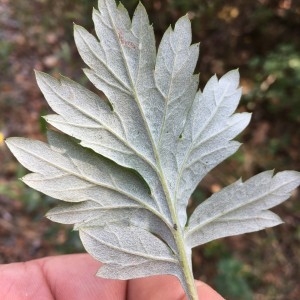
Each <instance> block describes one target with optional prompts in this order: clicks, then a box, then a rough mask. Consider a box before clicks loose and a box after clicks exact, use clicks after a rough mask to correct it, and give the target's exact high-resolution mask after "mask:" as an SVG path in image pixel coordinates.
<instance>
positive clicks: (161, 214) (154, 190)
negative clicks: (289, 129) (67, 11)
mask: <svg viewBox="0 0 300 300" xmlns="http://www.w3.org/2000/svg"><path fill="white" fill-rule="evenodd" d="M93 21H94V25H95V33H96V37H95V36H94V35H92V34H90V33H89V32H88V31H86V30H85V29H84V28H83V27H81V26H78V25H75V27H74V36H75V43H76V46H77V48H78V51H79V53H80V55H81V57H82V59H83V60H84V62H85V63H86V65H87V66H88V68H87V69H85V70H84V72H85V74H86V76H87V77H88V78H89V80H90V81H91V82H92V83H93V84H94V85H95V87H96V88H97V89H99V90H100V91H101V92H103V93H104V94H105V96H106V98H105V99H104V97H102V96H99V95H98V94H96V93H94V92H91V91H89V90H87V89H86V88H84V87H83V86H81V85H80V84H78V83H76V82H74V81H72V80H70V79H68V78H66V77H63V76H61V77H60V78H54V77H52V76H49V75H47V74H45V73H42V72H36V78H37V83H38V85H39V87H40V89H41V91H42V93H43V94H44V96H45V98H46V100H47V102H48V103H49V105H50V107H51V108H52V110H53V111H54V114H51V115H48V116H46V117H45V119H46V121H47V122H48V123H49V124H51V125H52V126H54V127H55V128H56V129H57V130H59V132H60V133H58V132H56V131H49V133H48V144H47V143H44V142H40V141H33V140H30V139H26V138H10V139H8V141H7V144H8V146H9V148H10V149H11V151H12V152H13V153H14V155H15V156H16V157H17V159H18V160H19V161H20V162H21V163H22V164H23V165H24V166H25V167H26V168H27V169H29V170H30V171H31V172H33V173H31V174H28V175H26V176H25V177H24V178H23V181H24V182H25V183H26V184H27V185H29V186H31V187H32V188H34V189H36V190H38V191H41V192H43V193H45V194H47V195H49V196H51V197H54V198H56V199H59V200H61V201H62V203H61V204H60V205H58V206H57V207H55V208H53V209H52V210H50V211H49V212H48V214H47V217H48V218H49V219H51V220H53V221H56V222H60V223H65V224H74V228H75V229H76V230H78V231H79V235H80V237H81V240H82V242H83V245H84V246H85V248H86V250H87V251H88V252H89V253H90V254H91V255H92V256H93V257H95V258H96V259H98V260H100V261H101V262H102V263H104V265H103V266H102V267H101V269H100V270H99V272H98V275H99V276H102V277H106V278H115V279H131V278H137V277H144V276H149V275H155V274H172V275H174V276H177V277H178V279H179V280H180V282H181V283H182V286H183V288H184V289H185V291H186V292H187V296H188V299H196V298H195V297H196V295H195V294H196V292H195V288H194V287H193V286H194V281H193V277H192V266H191V249H192V248H193V247H195V246H197V245H201V244H203V243H206V242H209V241H211V240H213V239H217V238H221V237H225V236H228V235H235V234H241V233H244V232H251V231H256V230H260V229H263V228H265V227H270V226H274V225H277V224H279V223H281V220H280V218H279V217H278V216H276V215H275V214H273V213H272V212H270V211H269V210H268V209H270V208H272V207H273V206H275V205H277V204H279V203H281V202H282V201H284V200H285V199H287V198H288V197H289V195H290V193H291V191H292V190H293V189H294V188H296V187H297V186H298V185H299V183H300V181H299V173H297V172H293V171H287V172H281V173H278V174H276V175H275V176H273V172H270V171H267V172H263V173H261V174H259V175H257V176H255V177H253V178H252V179H249V180H247V181H246V182H245V183H242V182H241V181H237V182H236V183H234V184H232V185H230V186H228V187H227V188H224V189H223V190H221V191H220V192H218V193H216V194H214V195H213V196H211V197H210V198H208V199H207V200H206V201H205V202H203V203H202V204H200V205H199V206H198V207H197V208H196V209H195V211H194V212H193V214H192V216H191V217H190V219H189V220H188V218H187V212H186V208H187V205H188V200H189V198H190V196H191V194H192V192H193V191H194V189H195V188H196V186H197V184H198V183H199V181H201V180H202V179H203V177H204V176H205V175H206V174H207V173H208V172H209V171H210V170H211V169H212V168H214V167H215V166H217V165H218V164H219V163H221V162H222V161H223V160H225V159H226V158H228V157H229V156H230V155H232V154H233V153H234V152H236V151H237V150H238V148H239V146H240V144H239V143H238V142H236V141H233V139H234V138H235V137H236V136H237V135H238V134H239V133H240V132H241V131H242V130H243V129H244V128H245V127H246V126H247V125H248V123H249V121H250V117H251V115H250V114H249V113H235V110H236V108H237V106H238V103H239V100H240V97H241V89H240V88H239V72H238V70H233V71H230V72H228V73H227V74H225V75H224V76H223V77H221V78H220V79H218V78H217V77H216V76H213V77H212V78H211V79H210V80H209V81H208V83H207V85H206V86H205V88H204V90H203V92H201V91H200V90H198V81H199V76H198V75H196V74H194V69H195V66H196V63H197V59H198V52H199V44H194V45H191V41H192V35H191V24H190V21H189V19H188V17H187V16H183V17H181V18H180V19H179V20H178V21H177V22H176V24H175V26H174V28H171V27H170V28H168V29H167V31H166V32H165V34H164V35H163V37H162V40H161V43H160V45H159V47H158V50H157V51H156V45H155V38H154V33H153V29H152V26H151V25H150V24H149V20H148V16H147V13H146V11H145V8H144V7H143V5H142V4H139V5H138V6H137V8H136V11H135V13H134V15H133V18H132V20H131V19H130V17H129V15H128V12H127V11H126V9H125V8H124V6H123V5H122V4H119V5H118V6H117V5H116V3H115V1H114V0H99V2H98V10H97V9H95V10H94V11H93Z"/></svg>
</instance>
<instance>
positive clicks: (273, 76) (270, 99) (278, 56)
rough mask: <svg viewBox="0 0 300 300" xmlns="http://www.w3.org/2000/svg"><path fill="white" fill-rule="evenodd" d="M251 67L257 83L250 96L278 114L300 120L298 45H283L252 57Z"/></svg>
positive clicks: (249, 97)
mask: <svg viewBox="0 0 300 300" xmlns="http://www.w3.org/2000/svg"><path fill="white" fill-rule="evenodd" d="M249 66H250V67H251V68H252V69H253V71H255V74H256V76H255V77H254V79H255V84H256V85H255V88H254V89H253V91H252V92H251V93H250V94H249V95H248V96H247V99H248V100H249V101H253V99H256V101H257V100H259V101H262V102H263V103H264V104H266V105H267V110H268V111H269V112H270V113H271V114H272V115H274V116H276V117H277V116H278V117H280V116H283V117H285V118H289V119H291V120H293V121H297V122H300V98H299V95H300V55H299V51H298V50H297V49H296V48H295V46H293V45H292V44H281V45H279V46H278V47H277V49H275V50H274V51H273V52H270V53H269V54H268V55H266V56H263V57H259V56H257V57H255V58H253V59H252V60H251V62H250V64H249ZM251 99H252V100H251Z"/></svg>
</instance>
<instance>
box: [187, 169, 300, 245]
mask: <svg viewBox="0 0 300 300" xmlns="http://www.w3.org/2000/svg"><path fill="white" fill-rule="evenodd" d="M299 184H300V176H299V173H298V172H295V171H285V172H280V173H277V174H276V175H275V176H274V177H273V172H272V171H266V172H262V173H260V174H258V175H256V176H254V177H252V178H251V179H249V180H247V181H246V182H245V183H243V182H241V180H239V181H236V182H235V183H233V184H231V185H229V186H228V187H226V188H224V189H223V190H221V191H220V192H218V193H215V194H213V195H212V196H211V197H210V198H208V199H207V200H206V201H205V202H203V203H202V204H200V205H199V206H198V207H197V208H196V209H195V211H194V213H193V214H192V216H191V218H190V220H189V227H188V229H187V230H186V234H185V240H186V243H187V244H188V245H189V246H190V247H191V248H192V247H195V246H197V245H201V244H204V243H207V242H209V241H211V240H214V239H218V238H221V237H225V236H231V235H237V234H242V233H245V232H252V231H257V230H261V229H264V228H267V227H272V226H275V225H278V224H281V223H282V220H281V219H280V218H279V217H278V216H277V215H276V214H274V213H272V212H271V211H269V210H268V209H269V208H272V207H274V206H275V205H278V204H280V203H281V202H283V201H284V200H286V199H287V198H288V197H290V194H291V191H292V190H293V189H295V188H296V187H297V186H298V185H299Z"/></svg>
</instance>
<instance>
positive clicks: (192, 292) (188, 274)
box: [174, 228, 199, 300]
mask: <svg viewBox="0 0 300 300" xmlns="http://www.w3.org/2000/svg"><path fill="white" fill-rule="evenodd" d="M174 237H175V241H176V244H177V247H178V251H179V262H180V265H181V268H182V271H183V275H184V278H185V284H184V283H183V282H182V283H181V284H183V287H184V289H185V292H186V294H187V297H188V300H199V298H198V292H197V289H196V285H195V280H194V275H193V272H192V269H191V263H190V251H187V249H186V247H185V244H184V240H183V232H182V230H181V228H178V230H176V233H175V234H174Z"/></svg>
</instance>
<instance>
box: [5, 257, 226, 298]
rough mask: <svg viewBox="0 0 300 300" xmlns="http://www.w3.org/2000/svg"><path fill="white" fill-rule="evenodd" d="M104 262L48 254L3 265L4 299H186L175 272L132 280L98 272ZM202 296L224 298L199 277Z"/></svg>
mask: <svg viewBox="0 0 300 300" xmlns="http://www.w3.org/2000/svg"><path fill="white" fill-rule="evenodd" d="M100 265H101V264H100V263H99V262H97V261H96V260H94V259H93V258H92V257H90V256H89V255H88V254H71V255H61V256H52V257H45V258H41V259H36V260H31V261H28V262H23V263H11V264H6V265H0V283H1V284H0V299H2V300H26V299H30V300H54V299H55V300H66V299H68V300H82V299H88V300H96V299H97V300H99V299H101V300H137V299H139V300H161V299H164V300H185V299H186V297H185V294H184V292H183V290H182V288H181V285H180V283H179V282H178V280H177V279H176V278H175V277H174V276H167V275H164V276H152V277H147V278H141V279H134V280H128V281H122V280H110V279H103V278H99V277H96V276H95V273H96V272H97V270H98V269H99V267H100ZM196 285H197V289H198V295H199V299H200V300H202V299H203V300H221V299H223V298H222V297H221V296H220V295H219V294H217V292H215V291H214V290H213V289H212V288H210V287H209V286H208V285H206V284H205V283H202V282H199V281H196Z"/></svg>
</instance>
